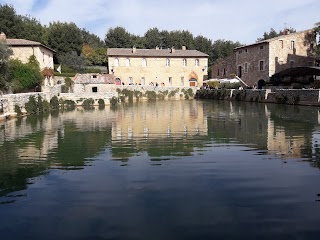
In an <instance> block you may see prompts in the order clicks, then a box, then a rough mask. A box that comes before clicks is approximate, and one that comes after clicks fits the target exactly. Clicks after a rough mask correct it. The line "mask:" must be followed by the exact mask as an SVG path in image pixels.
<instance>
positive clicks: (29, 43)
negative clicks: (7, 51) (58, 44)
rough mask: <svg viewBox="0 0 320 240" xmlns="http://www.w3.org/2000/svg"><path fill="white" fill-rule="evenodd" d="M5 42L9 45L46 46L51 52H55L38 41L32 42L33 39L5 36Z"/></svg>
mask: <svg viewBox="0 0 320 240" xmlns="http://www.w3.org/2000/svg"><path fill="white" fill-rule="evenodd" d="M6 43H7V44H8V45H9V46H42V47H44V48H47V49H49V50H51V51H53V52H56V51H55V50H53V49H51V48H49V47H47V46H45V45H43V44H41V43H39V42H34V41H30V40H26V39H15V38H7V39H6Z"/></svg>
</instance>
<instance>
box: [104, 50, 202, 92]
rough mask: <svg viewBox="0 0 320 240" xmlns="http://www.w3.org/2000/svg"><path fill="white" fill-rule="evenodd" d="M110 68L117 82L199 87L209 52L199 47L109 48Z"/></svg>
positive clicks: (123, 83)
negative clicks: (188, 48) (200, 49)
mask: <svg viewBox="0 0 320 240" xmlns="http://www.w3.org/2000/svg"><path fill="white" fill-rule="evenodd" d="M108 65H109V72H110V73H112V74H114V76H115V79H116V84H118V85H120V84H122V85H152V86H159V87H200V86H202V84H203V80H204V77H205V76H206V75H207V72H208V55H207V54H205V53H202V52H199V51H197V50H187V49H186V48H185V47H183V48H182V49H181V50H176V49H159V48H156V49H136V48H135V47H133V48H109V49H108Z"/></svg>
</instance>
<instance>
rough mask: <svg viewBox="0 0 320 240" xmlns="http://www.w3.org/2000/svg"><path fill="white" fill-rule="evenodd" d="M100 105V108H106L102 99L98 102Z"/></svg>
mask: <svg viewBox="0 0 320 240" xmlns="http://www.w3.org/2000/svg"><path fill="white" fill-rule="evenodd" d="M98 104H99V108H104V107H105V106H106V104H105V102H104V100H103V99H101V98H100V99H99V100H98Z"/></svg>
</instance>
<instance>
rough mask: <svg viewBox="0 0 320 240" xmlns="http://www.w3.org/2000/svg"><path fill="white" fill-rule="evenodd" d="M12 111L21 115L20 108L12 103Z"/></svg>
mask: <svg viewBox="0 0 320 240" xmlns="http://www.w3.org/2000/svg"><path fill="white" fill-rule="evenodd" d="M14 111H15V112H16V113H17V115H18V116H21V115H22V112H21V108H20V107H19V106H18V105H14Z"/></svg>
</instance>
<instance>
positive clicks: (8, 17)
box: [0, 4, 24, 38]
mask: <svg viewBox="0 0 320 240" xmlns="http://www.w3.org/2000/svg"><path fill="white" fill-rule="evenodd" d="M0 31H1V32H4V33H5V34H6V35H7V37H9V38H20V36H21V32H23V31H24V29H23V23H22V19H21V17H20V16H18V15H17V14H16V10H15V9H14V8H13V6H12V5H8V4H4V5H0Z"/></svg>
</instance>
